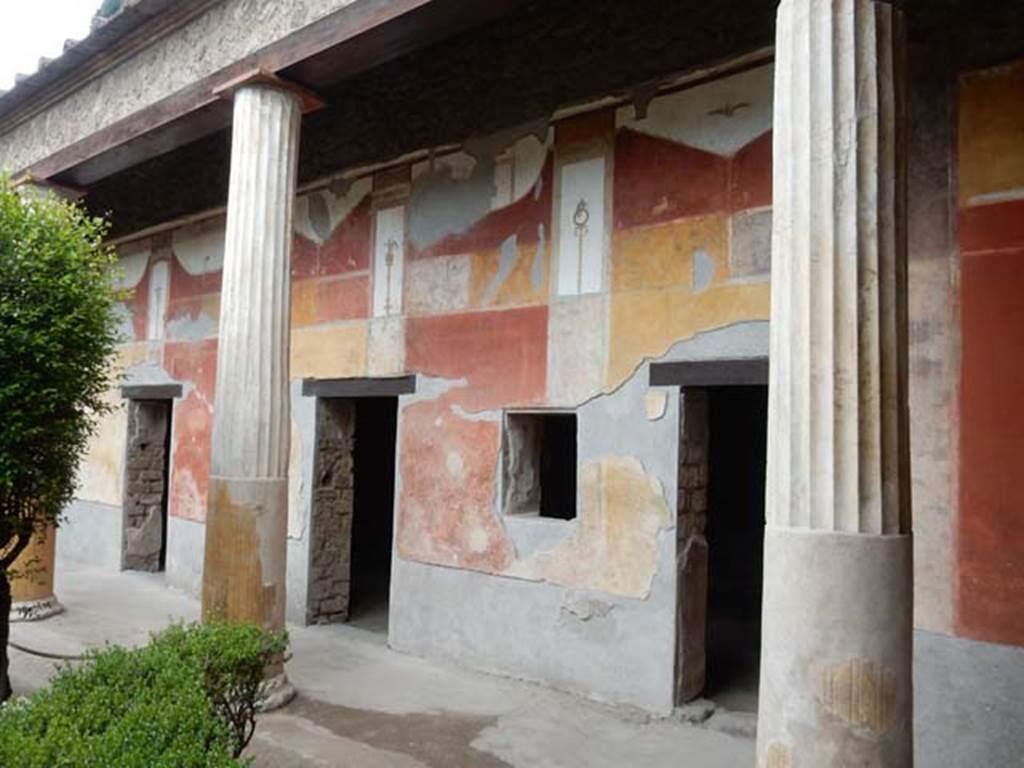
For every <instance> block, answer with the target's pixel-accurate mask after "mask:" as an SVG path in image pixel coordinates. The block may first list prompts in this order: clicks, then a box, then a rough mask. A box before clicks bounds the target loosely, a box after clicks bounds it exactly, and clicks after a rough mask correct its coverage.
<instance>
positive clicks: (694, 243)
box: [612, 215, 729, 291]
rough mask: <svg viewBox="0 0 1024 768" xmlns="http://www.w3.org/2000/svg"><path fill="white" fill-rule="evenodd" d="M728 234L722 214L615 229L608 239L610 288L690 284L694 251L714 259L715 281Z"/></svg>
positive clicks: (722, 267) (720, 272)
mask: <svg viewBox="0 0 1024 768" xmlns="http://www.w3.org/2000/svg"><path fill="white" fill-rule="evenodd" d="M728 236H729V229H728V218H727V217H726V216H725V215H714V216H694V217H693V218H687V219H680V220H678V221H673V222H669V223H667V224H659V225H654V226H650V227H639V228H634V229H627V230H620V231H617V232H616V233H615V235H614V236H613V239H612V291H631V290H638V289H647V288H668V287H673V286H690V285H692V283H693V254H694V252H695V251H704V253H706V254H707V255H708V256H709V257H710V258H711V259H713V260H714V262H715V264H716V270H715V278H714V279H715V280H717V279H719V278H720V277H721V276H723V275H724V274H725V261H726V255H727V253H728Z"/></svg>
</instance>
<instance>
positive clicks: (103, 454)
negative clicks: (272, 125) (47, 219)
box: [73, 66, 772, 711]
mask: <svg viewBox="0 0 1024 768" xmlns="http://www.w3.org/2000/svg"><path fill="white" fill-rule="evenodd" d="M771 97H772V75H771V68H770V66H761V67H759V68H755V69H751V70H749V71H745V72H742V73H741V74H738V75H735V76H732V77H729V78H726V79H721V80H716V81H712V82H701V83H697V84H689V85H688V84H685V83H681V84H679V85H678V86H677V87H675V88H674V89H672V90H669V91H667V92H665V93H663V94H660V95H657V96H655V97H654V98H653V99H651V100H649V101H647V102H646V103H641V104H637V105H634V104H632V103H625V104H612V105H609V106H604V107H601V108H597V109H591V110H589V111H582V112H579V113H576V114H571V115H567V116H559V117H558V118H557V119H555V120H552V121H550V122H542V123H539V124H531V125H526V126H522V127H520V128H517V129H514V130H509V131H507V132H503V133H501V134H499V135H495V136H491V137H487V138H485V139H481V140H473V141H467V142H466V143H465V144H464V146H463V147H462V149H461V150H460V151H457V152H452V153H448V154H440V155H437V156H434V157H430V158H428V159H424V160H421V161H417V162H414V163H408V164H404V165H396V166H393V167H390V168H387V169H386V170H383V171H378V172H375V173H372V174H368V175H364V176H362V177H358V178H352V179H342V180H337V181H334V182H332V183H331V184H329V185H327V186H323V187H321V188H318V189H315V190H313V191H310V192H306V193H303V194H301V195H300V196H299V198H298V200H297V203H296V208H295V216H294V228H295V233H294V241H293V254H292V304H291V325H292V333H291V352H290V355H291V358H290V373H291V378H292V380H293V408H292V427H293V430H292V449H291V465H292V466H291V480H292V487H291V496H290V498H291V510H290V515H289V536H290V539H291V540H290V548H289V558H290V561H289V591H290V594H289V615H290V616H291V617H293V618H295V619H298V620H301V617H302V616H304V615H305V610H304V593H305V585H304V583H303V580H304V579H305V572H304V567H303V566H304V563H303V562H302V560H303V559H304V558H305V557H306V550H305V547H306V543H305V537H306V536H307V532H308V529H309V525H308V520H309V504H310V491H309V489H310V487H311V485H312V484H311V482H310V479H311V474H310V473H311V472H312V469H311V462H312V449H311V446H312V445H313V440H314V435H313V434H312V430H313V427H314V420H313V418H312V412H313V409H312V408H310V407H309V403H308V402H307V401H306V400H305V399H304V398H302V397H301V394H300V387H299V386H298V384H297V382H299V381H301V380H303V379H306V378H346V377H380V376H395V375H403V374H416V375H417V377H418V381H417V391H416V393H415V394H414V395H411V396H407V397H403V398H402V400H401V402H400V413H399V438H398V446H399V447H398V462H397V464H398V475H399V477H398V480H397V489H396V512H395V514H396V535H395V551H396V555H397V560H396V564H395V566H394V569H393V574H394V578H393V587H392V595H393V599H392V608H391V637H390V639H391V643H392V645H394V646H395V647H398V648H403V649H406V650H410V651H414V652H418V653H424V654H431V655H450V656H458V657H460V658H462V659H463V660H465V661H467V662H468V663H472V664H474V665H475V666H480V667H485V668H491V669H494V670H496V671H502V672H511V673H514V674H518V675H521V676H525V677H534V678H537V679H544V680H548V681H551V682H554V683H556V684H559V685H563V686H564V687H568V688H573V689H577V690H580V691H584V692H587V693H591V694H596V695H600V696H604V697H606V698H611V699H616V700H623V701H629V702H632V703H635V704H639V705H641V706H645V707H647V708H650V709H655V710H662V711H664V710H667V709H668V708H669V707H670V706H671V704H672V699H671V696H672V690H671V689H672V677H673V667H674V663H675V659H674V648H675V639H674V623H673V618H672V617H673V616H674V613H675V600H676V595H675V586H674V585H675V576H674V573H675V567H676V566H675V551H674V547H675V537H674V533H673V530H672V529H673V526H674V525H675V519H676V515H675V499H676V495H677V494H676V472H677V443H678V412H677V410H678V397H676V396H674V395H673V394H672V392H673V390H671V388H663V389H660V390H659V389H654V390H652V389H651V388H650V387H649V385H648V376H649V370H648V369H649V362H650V361H651V360H677V359H709V358H716V357H751V356H765V355H766V354H767V318H768V303H769V286H768V276H769V266H770V265H769V254H770V232H769V230H770V209H769V205H770V202H771V188H770V187H771V169H770V154H771V136H770V123H771V111H770V110H771ZM304 151H315V149H314V150H310V149H309V148H306V149H305V150H304ZM223 248H224V222H223V219H222V218H218V217H214V218H210V219H206V220H204V221H200V222H198V223H194V224H189V225H186V226H182V227H179V228H177V229H175V230H173V232H169V233H164V234H160V235H155V236H152V237H150V238H147V239H145V240H142V241H137V242H135V243H131V244H128V245H125V246H122V248H121V255H122V262H123V273H124V274H123V277H122V280H123V283H124V285H125V287H128V288H131V289H133V293H132V297H131V299H130V300H128V301H127V302H126V304H125V308H124V311H125V331H126V334H127V336H128V339H127V341H126V343H125V344H124V346H123V352H122V362H123V365H124V369H125V380H126V381H128V382H131V383H159V382H165V381H166V382H176V383H179V384H181V385H182V395H181V397H180V398H179V399H177V400H176V402H175V405H174V411H173V417H172V430H173V439H172V450H171V453H172V459H171V481H170V489H169V495H170V504H169V514H170V516H171V520H172V525H171V530H170V537H169V538H170V541H169V547H170V550H171V551H170V552H169V555H168V576H169V579H170V580H171V581H172V582H175V583H179V584H180V585H181V586H184V587H185V588H186V589H191V590H195V589H196V587H197V585H198V578H199V573H200V571H199V570H197V567H198V566H197V564H201V562H202V535H201V532H202V525H201V523H202V521H203V520H204V519H205V514H206V512H205V509H206V493H207V486H208V473H209V462H210V427H211V423H212V407H213V401H214V397H213V394H214V393H213V387H214V381H215V371H216V365H217V338H216V337H217V323H218V307H219V285H220V276H221V266H222V259H223ZM546 408H558V409H562V410H569V411H572V412H575V413H576V415H577V418H578V467H577V476H578V493H577V510H576V512H577V515H576V518H575V519H574V520H569V521H566V520H555V519H542V518H538V517H532V516H520V517H517V516H514V515H510V514H506V510H504V509H503V508H502V507H503V504H502V501H501V499H502V498H503V489H502V487H501V486H502V476H501V469H500V468H501V460H502V456H501V453H502V431H503V424H504V418H505V413H506V411H508V410H510V409H511V410H515V409H526V410H530V409H533V410H536V409H546ZM124 431H125V430H124V417H123V414H120V413H119V414H118V415H115V416H114V417H112V418H110V419H109V420H108V421H107V422H106V423H105V424H104V425H103V428H102V430H101V433H100V435H99V436H98V439H97V441H96V447H95V449H94V452H93V454H92V456H91V457H90V460H89V461H88V462H87V464H86V466H85V468H84V470H83V473H82V485H81V490H80V492H79V497H80V500H81V503H82V504H86V505H87V506H89V505H92V506H90V507H89V508H90V509H91V511H92V512H93V513H95V509H93V506H95V505H97V504H99V505H103V508H104V509H106V510H108V512H107V514H108V515H110V516H118V515H119V514H120V510H119V508H118V505H119V504H120V500H121V495H122V490H123V489H122V481H121V475H122V473H123V471H124V470H123V450H124ZM73 527H74V526H73ZM118 530H119V526H118ZM176 531H178V532H180V537H181V541H180V542H179V543H178V544H177V545H176V544H175V542H174V538H175V535H176V533H175V532H176ZM100 535H101V534H100V533H93V534H92V536H93V538H95V537H97V536H100ZM97 546H99V545H97ZM104 546H106V545H104ZM111 546H115V544H111ZM439 621H440V622H445V623H446V624H447V625H448V629H446V630H445V631H440V628H439V629H438V630H433V629H432V627H433V626H434V625H435V624H436V623H437V622H439ZM451 626H458V627H460V630H459V634H456V635H454V636H453V634H452V632H451V629H450V628H451ZM613 649H614V650H615V654H614V658H615V659H616V661H615V663H613V664H611V665H609V664H608V663H607V660H608V659H609V658H610V657H609V655H608V654H609V653H610V652H611V651H612V650H613ZM627 668H629V669H632V670H633V671H632V672H630V673H629V674H626V673H625V670H626V669H627Z"/></svg>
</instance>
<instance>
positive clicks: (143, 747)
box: [0, 623, 286, 768]
mask: <svg viewBox="0 0 1024 768" xmlns="http://www.w3.org/2000/svg"><path fill="white" fill-rule="evenodd" d="M285 643H286V638H285V636H284V634H283V633H280V634H269V633H267V632H264V631H263V630H261V629H259V628H258V627H255V626H252V625H238V624H223V623H221V624H206V625H188V626H185V625H176V626H172V627H170V628H169V629H167V630H165V631H164V632H162V633H160V634H158V635H154V637H153V640H152V642H151V643H150V644H149V645H148V646H145V647H143V648H138V649H135V650H125V649H123V648H119V647H116V646H113V647H109V648H106V649H104V650H102V651H98V652H96V653H93V654H91V655H90V657H89V659H88V660H87V661H86V662H84V663H83V664H82V665H81V666H78V667H75V668H71V667H65V668H64V669H62V670H61V671H60V672H59V673H58V674H57V675H56V677H55V678H54V679H53V681H52V682H51V685H50V687H49V688H47V689H44V690H42V691H39V692H37V693H36V694H34V695H33V696H31V697H30V698H28V699H24V700H21V701H14V702H11V703H9V704H8V705H7V706H6V707H4V708H3V709H0V765H3V766H5V767H6V766H10V768H109V766H119V768H228V767H231V768H237V767H240V766H244V765H245V764H246V762H245V761H243V760H240V759H238V755H239V754H241V751H242V749H243V748H244V746H245V744H246V743H248V740H249V738H250V737H251V735H252V728H253V727H254V721H253V720H252V716H253V713H254V711H255V703H256V697H257V694H258V691H259V684H260V682H261V680H262V679H263V673H264V669H265V668H266V666H267V665H268V664H269V663H271V662H273V661H275V660H277V659H279V658H280V656H281V654H282V653H283V652H284V648H285ZM239 712H244V713H247V715H248V718H249V720H248V721H247V722H246V723H245V726H244V728H243V730H242V731H241V732H240V731H239V730H238V728H237V725H238V723H237V722H236V721H233V720H232V719H231V718H232V717H234V714H235V713H239Z"/></svg>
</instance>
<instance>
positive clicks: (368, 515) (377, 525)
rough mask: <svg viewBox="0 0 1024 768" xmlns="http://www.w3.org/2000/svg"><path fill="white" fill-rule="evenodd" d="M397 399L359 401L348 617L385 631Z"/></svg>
mask: <svg viewBox="0 0 1024 768" xmlns="http://www.w3.org/2000/svg"><path fill="white" fill-rule="evenodd" d="M397 427H398V399H397V398H394V397H367V398H361V399H359V400H357V401H356V440H355V451H354V458H355V462H354V475H355V483H354V485H355V493H354V509H353V515H352V581H351V597H350V608H349V621H350V622H352V623H354V624H358V625H360V626H363V627H365V628H366V629H374V630H379V631H383V632H386V631H387V628H388V598H389V594H390V586H391V550H392V544H393V540H394V509H395V503H394V502H395V440H396V436H397Z"/></svg>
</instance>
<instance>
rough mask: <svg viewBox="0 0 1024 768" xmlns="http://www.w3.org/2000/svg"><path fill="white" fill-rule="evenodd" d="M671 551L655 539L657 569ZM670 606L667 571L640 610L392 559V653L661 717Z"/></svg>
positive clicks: (596, 595) (670, 641)
mask: <svg viewBox="0 0 1024 768" xmlns="http://www.w3.org/2000/svg"><path fill="white" fill-rule="evenodd" d="M673 549H674V547H673V543H672V540H671V537H668V536H662V537H661V538H660V539H659V559H663V560H665V561H666V562H667V561H668V560H669V559H670V558H671V552H672V550H673ZM674 600H675V578H674V575H673V574H672V573H671V570H670V569H668V568H664V569H662V570H661V571H660V572H659V573H658V574H657V576H656V577H655V579H654V581H653V583H652V585H651V593H650V595H649V596H648V597H647V598H646V599H644V600H637V599H630V598H617V597H610V596H608V595H606V594H604V593H600V592H592V591H588V590H576V589H568V588H564V587H559V586H556V585H553V584H533V583H530V582H527V581H522V580H519V579H510V578H503V577H493V576H488V575H486V574H482V573H479V572H475V571H467V570H459V569H455V568H448V567H443V566H434V565H426V564H422V563H414V562H411V561H409V560H405V559H401V558H396V559H395V561H394V563H393V566H392V576H391V620H390V621H391V624H390V633H389V644H390V645H391V646H392V647H393V648H395V649H396V650H399V651H404V652H407V653H412V654H415V655H419V656H428V657H434V658H443V659H448V660H451V661H454V662H457V663H458V664H461V665H464V666H468V667H475V668H477V669H482V670H485V671H490V672H497V673H500V674H505V675H510V676H512V677H517V678H521V679H524V680H535V681H540V682H544V683H545V684H548V685H552V686H554V687H556V688H561V689H564V690H569V691H574V692H576V693H580V694H583V695H585V696H591V697H594V698H599V699H604V700H609V701H615V702H620V703H629V704H633V705H635V706H638V707H641V708H643V709H647V710H650V711H654V712H660V713H663V714H667V713H668V712H669V711H670V710H671V707H672V663H673V654H674V652H675V631H674V624H673V622H672V606H673V603H674Z"/></svg>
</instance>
